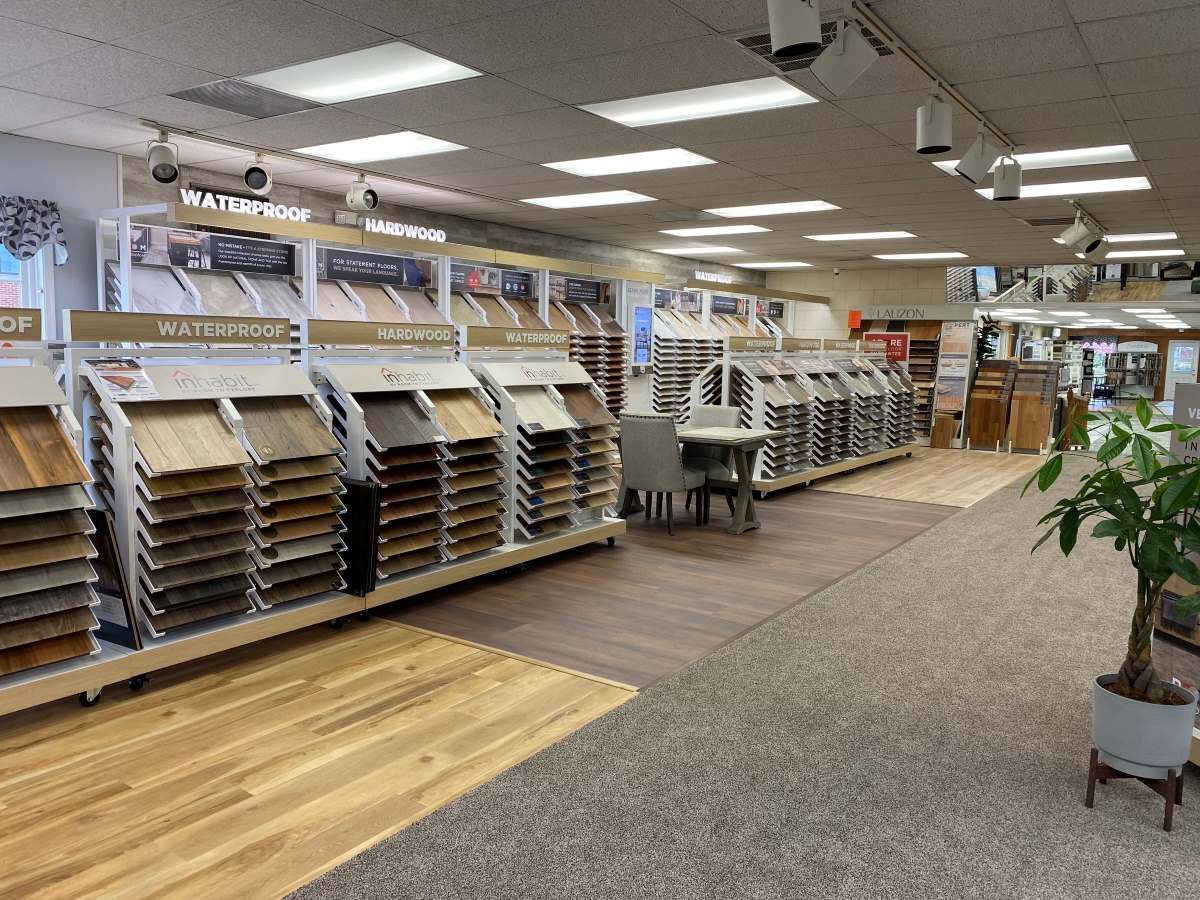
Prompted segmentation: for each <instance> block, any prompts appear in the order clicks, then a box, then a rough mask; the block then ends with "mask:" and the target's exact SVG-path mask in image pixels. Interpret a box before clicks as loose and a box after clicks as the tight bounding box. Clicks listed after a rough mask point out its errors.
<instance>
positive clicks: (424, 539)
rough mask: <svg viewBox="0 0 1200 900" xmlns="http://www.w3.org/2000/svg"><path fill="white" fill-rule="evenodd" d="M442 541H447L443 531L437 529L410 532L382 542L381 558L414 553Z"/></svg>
mask: <svg viewBox="0 0 1200 900" xmlns="http://www.w3.org/2000/svg"><path fill="white" fill-rule="evenodd" d="M442 543H445V540H444V538H443V537H442V533H441V531H439V530H437V529H433V530H431V531H421V532H417V533H416V534H409V535H405V536H404V537H398V538H395V539H393V540H390V541H384V542H382V543H380V545H379V558H380V559H390V558H391V557H393V556H400V555H401V554H404V553H412V552H414V551H417V550H425V549H426V548H428V547H436V546H437V545H438V544H442Z"/></svg>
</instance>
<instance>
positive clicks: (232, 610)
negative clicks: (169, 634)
mask: <svg viewBox="0 0 1200 900" xmlns="http://www.w3.org/2000/svg"><path fill="white" fill-rule="evenodd" d="M252 609H254V604H253V603H252V602H251V600H250V598H249V597H247V596H246V595H245V594H229V595H228V596H226V597H218V598H216V599H214V600H206V601H205V602H203V603H193V604H191V605H190V606H178V607H175V608H173V609H170V610H168V611H167V612H165V613H162V614H155V613H152V612H150V611H149V610H147V613H146V617H147V618H148V619H149V620H150V624H151V626H153V628H154V630H155V631H160V632H164V631H171V630H172V629H175V628H182V627H184V626H185V625H194V624H195V623H197V622H204V621H207V620H209V619H216V618H219V617H221V616H232V615H239V614H243V615H244V614H245V613H248V612H250V610H252Z"/></svg>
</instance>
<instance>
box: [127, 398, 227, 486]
mask: <svg viewBox="0 0 1200 900" xmlns="http://www.w3.org/2000/svg"><path fill="white" fill-rule="evenodd" d="M121 410H122V411H123V412H124V413H125V415H126V416H127V417H128V419H129V422H130V424H131V425H132V427H133V440H134V444H135V446H136V447H137V449H138V452H140V453H141V454H142V458H143V459H144V460H145V461H146V465H147V466H149V467H150V472H151V473H152V474H154V475H171V474H175V473H178V472H187V471H191V470H193V469H219V468H223V467H225V466H240V465H243V464H245V463H248V462H249V461H250V457H249V455H248V454H247V453H246V451H245V450H243V449H242V446H241V445H240V444H239V443H238V442H237V440H236V439H235V438H234V436H233V432H231V431H230V430H229V426H228V425H227V424H226V422H225V420H224V419H223V418H221V414H220V412H219V411H218V410H217V406H216V404H215V403H214V402H213V401H212V400H165V401H156V402H143V403H123V404H121Z"/></svg>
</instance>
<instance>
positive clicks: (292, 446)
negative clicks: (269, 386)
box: [233, 397, 341, 461]
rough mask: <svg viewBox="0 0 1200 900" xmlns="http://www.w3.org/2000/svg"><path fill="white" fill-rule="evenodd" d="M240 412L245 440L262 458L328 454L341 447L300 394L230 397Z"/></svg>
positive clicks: (270, 459)
mask: <svg viewBox="0 0 1200 900" xmlns="http://www.w3.org/2000/svg"><path fill="white" fill-rule="evenodd" d="M233 406H234V409H236V410H237V411H238V414H239V415H241V417H242V421H243V423H244V427H245V435H246V440H247V441H248V442H249V443H250V446H251V447H253V448H254V453H255V455H256V456H257V457H258V458H259V459H260V460H263V461H275V460H292V459H300V458H304V457H310V456H329V455H330V454H333V453H337V452H338V451H339V450H341V444H339V443H338V440H337V438H335V437H334V436H333V434H332V433H331V432H330V431H329V429H328V428H326V427H325V424H324V423H323V422H322V421H321V420H320V418H319V417H318V416H317V413H316V410H314V409H313V408H312V407H311V406H310V405H309V403H308V401H307V400H305V399H304V398H303V397H239V398H237V399H235V400H233Z"/></svg>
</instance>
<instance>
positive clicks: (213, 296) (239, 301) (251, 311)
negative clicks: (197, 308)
mask: <svg viewBox="0 0 1200 900" xmlns="http://www.w3.org/2000/svg"><path fill="white" fill-rule="evenodd" d="M186 274H187V277H188V279H189V280H190V281H191V282H192V284H193V285H195V287H196V290H197V291H199V292H200V303H201V304H202V305H203V306H204V311H205V312H206V313H208V314H209V315H210V316H257V315H258V314H259V312H258V310H257V309H256V308H255V306H254V304H253V303H252V302H251V300H250V297H249V295H248V294H247V293H246V292H245V291H243V290H242V287H241V285H239V284H238V283H237V281H236V280H234V277H233V275H232V274H231V273H228V272H213V271H204V270H199V269H188V270H187V273H186Z"/></svg>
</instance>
